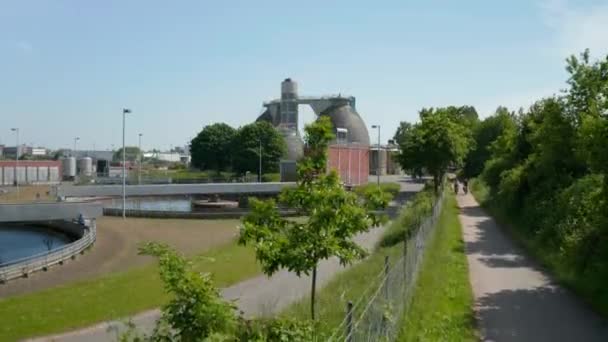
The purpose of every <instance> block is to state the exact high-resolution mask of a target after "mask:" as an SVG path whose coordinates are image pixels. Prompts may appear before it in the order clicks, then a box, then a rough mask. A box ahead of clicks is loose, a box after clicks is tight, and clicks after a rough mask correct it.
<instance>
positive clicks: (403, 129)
mask: <svg viewBox="0 0 608 342" xmlns="http://www.w3.org/2000/svg"><path fill="white" fill-rule="evenodd" d="M411 132H412V124H411V123H409V122H407V121H401V122H400V123H399V127H397V131H396V132H395V135H394V136H393V140H395V144H397V145H401V144H402V143H403V142H405V141H406V140H407V139H408V137H409V135H410V133H411Z"/></svg>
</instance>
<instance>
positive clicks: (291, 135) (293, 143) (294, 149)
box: [280, 130, 304, 160]
mask: <svg viewBox="0 0 608 342" xmlns="http://www.w3.org/2000/svg"><path fill="white" fill-rule="evenodd" d="M280 131H281V134H282V135H283V137H284V138H285V144H287V151H286V152H285V155H284V156H283V159H288V160H298V159H300V158H301V157H302V156H303V155H304V141H302V138H300V136H299V135H298V134H297V132H296V131H292V130H280Z"/></svg>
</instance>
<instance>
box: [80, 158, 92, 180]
mask: <svg viewBox="0 0 608 342" xmlns="http://www.w3.org/2000/svg"><path fill="white" fill-rule="evenodd" d="M78 170H79V171H80V174H81V175H83V176H91V175H92V174H93V159H91V157H84V158H80V159H79V160H78Z"/></svg>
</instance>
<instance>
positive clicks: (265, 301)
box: [28, 176, 424, 342]
mask: <svg viewBox="0 0 608 342" xmlns="http://www.w3.org/2000/svg"><path fill="white" fill-rule="evenodd" d="M383 181H394V182H399V183H400V184H401V193H400V194H399V195H398V196H397V198H395V201H394V202H393V203H392V204H391V207H392V209H393V210H389V215H390V214H391V213H393V214H396V212H397V208H399V207H401V206H402V205H403V204H404V203H405V202H407V201H408V200H409V199H410V198H411V196H413V195H414V194H415V193H417V192H418V191H420V190H422V188H423V186H424V184H423V183H422V182H414V181H412V180H411V179H408V178H405V177H401V176H392V177H391V178H388V177H383ZM389 209H391V208H389ZM384 229H385V227H379V228H375V229H371V230H370V231H368V232H366V233H363V234H360V235H358V236H357V237H356V238H355V241H356V242H357V243H358V244H359V245H360V246H362V247H364V248H366V249H368V250H370V249H372V248H373V247H374V246H375V245H376V243H377V242H378V241H379V240H380V238H381V237H382V233H383V232H384ZM345 269H346V268H345V267H343V266H341V265H340V263H339V262H338V259H337V258H332V259H328V260H325V261H323V262H321V263H320V264H319V267H318V271H317V289H321V288H322V287H323V286H325V285H326V284H327V283H328V282H329V281H330V280H331V279H332V278H333V277H334V276H335V275H336V273H338V272H341V271H343V270H345ZM310 283H311V279H310V277H308V276H304V275H303V276H302V277H298V276H297V275H295V273H290V272H287V271H280V272H278V273H276V274H275V275H273V276H272V277H270V278H269V277H266V276H264V275H262V276H259V277H256V278H252V279H249V280H245V281H243V282H240V283H238V284H235V285H233V286H231V287H228V288H226V289H223V290H222V295H223V297H224V298H225V299H228V300H235V303H236V305H237V306H238V308H239V310H240V311H242V312H243V313H244V315H245V316H247V317H251V316H267V315H271V314H274V313H276V312H279V311H281V310H282V309H283V308H285V307H286V306H288V305H289V304H291V303H293V302H295V301H297V300H299V299H301V298H303V297H305V296H306V295H308V293H309V292H310ZM159 317H160V311H159V310H158V309H156V310H151V311H146V312H143V313H140V314H138V315H136V316H134V317H132V318H131V321H132V322H133V323H134V324H135V325H136V326H137V328H138V330H139V331H142V332H146V333H149V332H151V331H152V329H153V328H154V325H155V322H156V320H157V319H158V318H159ZM124 330H125V325H124V323H123V322H120V321H110V322H103V323H100V324H97V325H95V326H91V327H88V328H84V329H81V330H76V331H72V332H68V333H65V334H60V335H54V336H46V337H42V338H37V339H31V340H28V341H37V342H42V341H61V342H76V341H87V342H107V341H117V340H118V338H117V337H118V336H119V334H120V333H121V332H123V331H124Z"/></svg>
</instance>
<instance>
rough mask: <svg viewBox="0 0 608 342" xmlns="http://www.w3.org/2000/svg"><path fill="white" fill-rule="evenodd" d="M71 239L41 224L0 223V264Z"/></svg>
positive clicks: (51, 248) (51, 247)
mask: <svg viewBox="0 0 608 342" xmlns="http://www.w3.org/2000/svg"><path fill="white" fill-rule="evenodd" d="M70 242H71V240H70V238H68V237H67V236H66V235H64V234H61V233H59V232H57V231H54V230H52V229H50V228H46V227H43V226H33V225H10V224H2V223H0V265H1V264H3V263H9V262H11V261H15V260H18V259H22V258H27V257H30V256H33V255H36V254H39V253H43V252H47V251H49V250H54V249H57V248H60V247H62V246H64V245H66V244H68V243H70Z"/></svg>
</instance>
